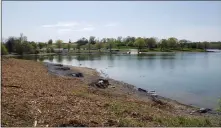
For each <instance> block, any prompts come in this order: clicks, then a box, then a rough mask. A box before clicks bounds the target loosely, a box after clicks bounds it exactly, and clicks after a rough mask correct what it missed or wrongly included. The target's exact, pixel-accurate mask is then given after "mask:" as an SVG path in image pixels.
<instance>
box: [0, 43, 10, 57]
mask: <svg viewBox="0 0 221 128" xmlns="http://www.w3.org/2000/svg"><path fill="white" fill-rule="evenodd" d="M1 54H2V55H7V54H8V50H7V49H6V47H5V45H3V44H1Z"/></svg>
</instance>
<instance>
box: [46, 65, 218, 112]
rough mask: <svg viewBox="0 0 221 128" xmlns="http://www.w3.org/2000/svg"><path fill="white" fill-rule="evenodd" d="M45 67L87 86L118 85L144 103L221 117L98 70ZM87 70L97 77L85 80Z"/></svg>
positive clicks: (121, 90)
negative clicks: (149, 102) (108, 76)
mask: <svg viewBox="0 0 221 128" xmlns="http://www.w3.org/2000/svg"><path fill="white" fill-rule="evenodd" d="M45 65H46V67H47V69H48V71H49V72H50V73H52V74H54V75H58V76H68V77H81V78H82V79H83V81H85V80H86V81H87V84H91V83H96V82H99V80H100V79H101V80H102V79H106V80H108V81H109V82H110V83H111V84H110V85H117V86H118V88H119V90H117V91H119V92H120V93H123V94H129V95H133V97H137V98H138V99H142V100H143V101H148V100H152V101H155V102H156V103H158V104H161V105H163V104H166V103H172V104H177V105H181V106H185V107H187V108H188V109H191V111H190V110H188V111H187V114H188V113H189V114H194V113H195V114H199V113H207V114H216V115H221V113H219V112H217V111H215V110H212V109H209V108H198V107H196V106H192V105H187V104H183V103H180V102H178V101H176V100H173V99H170V98H166V97H163V96H160V95H158V94H156V92H155V91H154V90H151V91H148V90H145V89H142V88H137V87H136V86H135V85H131V84H128V83H125V82H123V81H117V80H114V79H111V78H105V77H103V76H104V75H105V74H103V73H102V72H98V71H96V69H92V68H86V67H75V66H67V65H62V64H54V63H46V62H45ZM52 67H63V68H64V69H57V70H55V69H54V68H52ZM66 69H67V70H66ZM76 69H77V70H76ZM82 69H84V73H81V70H82ZM87 70H89V71H92V72H94V73H95V74H97V75H96V76H95V77H93V76H90V78H84V77H83V74H85V72H87ZM79 73H80V74H81V75H80V76H76V75H73V74H79ZM105 88H107V87H105ZM111 88H115V86H111ZM197 112H198V113H197Z"/></svg>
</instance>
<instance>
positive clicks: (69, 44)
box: [68, 39, 71, 52]
mask: <svg viewBox="0 0 221 128" xmlns="http://www.w3.org/2000/svg"><path fill="white" fill-rule="evenodd" d="M70 48H71V40H70V39H69V42H68V52H69V51H70Z"/></svg>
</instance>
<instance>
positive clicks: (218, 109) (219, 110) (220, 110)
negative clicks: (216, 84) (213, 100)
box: [217, 99, 221, 112]
mask: <svg viewBox="0 0 221 128" xmlns="http://www.w3.org/2000/svg"><path fill="white" fill-rule="evenodd" d="M217 111H218V112H221V99H219V100H218V108H217Z"/></svg>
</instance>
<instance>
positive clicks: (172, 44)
mask: <svg viewBox="0 0 221 128" xmlns="http://www.w3.org/2000/svg"><path fill="white" fill-rule="evenodd" d="M177 42H178V40H177V39H176V38H174V37H171V38H169V39H168V40H167V43H168V46H169V47H170V48H172V49H175V48H176V46H177Z"/></svg>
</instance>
